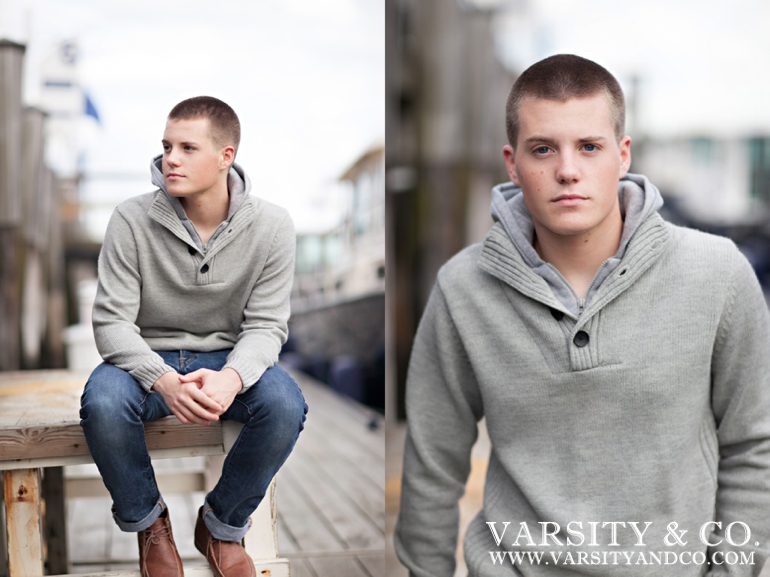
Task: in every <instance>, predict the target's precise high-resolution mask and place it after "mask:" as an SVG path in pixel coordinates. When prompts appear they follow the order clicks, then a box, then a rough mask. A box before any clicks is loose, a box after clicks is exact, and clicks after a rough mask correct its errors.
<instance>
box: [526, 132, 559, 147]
mask: <svg viewBox="0 0 770 577" xmlns="http://www.w3.org/2000/svg"><path fill="white" fill-rule="evenodd" d="M535 143H543V144H550V145H556V141H555V140H554V139H553V138H548V137H547V136H541V135H539V134H534V135H532V136H530V137H529V138H527V139H526V140H525V141H524V144H535Z"/></svg>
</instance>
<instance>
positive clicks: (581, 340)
mask: <svg viewBox="0 0 770 577" xmlns="http://www.w3.org/2000/svg"><path fill="white" fill-rule="evenodd" d="M572 342H573V343H575V346H576V347H584V346H586V345H587V344H588V333H587V332H585V331H578V332H577V333H576V334H575V338H574V339H572Z"/></svg>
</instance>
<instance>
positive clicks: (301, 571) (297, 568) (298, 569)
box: [289, 559, 319, 577]
mask: <svg viewBox="0 0 770 577" xmlns="http://www.w3.org/2000/svg"><path fill="white" fill-rule="evenodd" d="M289 565H290V567H291V577H319V575H317V574H316V572H315V571H313V569H312V568H311V567H310V564H309V563H308V562H307V560H305V559H289Z"/></svg>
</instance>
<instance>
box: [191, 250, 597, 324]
mask: <svg viewBox="0 0 770 577" xmlns="http://www.w3.org/2000/svg"><path fill="white" fill-rule="evenodd" d="M201 272H202V273H203V274H206V273H207V272H209V265H207V264H204V265H203V266H202V267H201ZM586 336H588V335H586Z"/></svg>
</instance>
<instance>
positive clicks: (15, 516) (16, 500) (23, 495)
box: [3, 469, 43, 577]
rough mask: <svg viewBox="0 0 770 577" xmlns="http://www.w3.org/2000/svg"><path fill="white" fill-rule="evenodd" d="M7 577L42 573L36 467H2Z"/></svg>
mask: <svg viewBox="0 0 770 577" xmlns="http://www.w3.org/2000/svg"><path fill="white" fill-rule="evenodd" d="M3 483H4V488H5V514H6V520H5V521H6V530H7V532H8V570H9V575H10V577H42V576H43V545H42V531H41V526H40V469H19V470H17V471H4V472H3Z"/></svg>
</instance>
